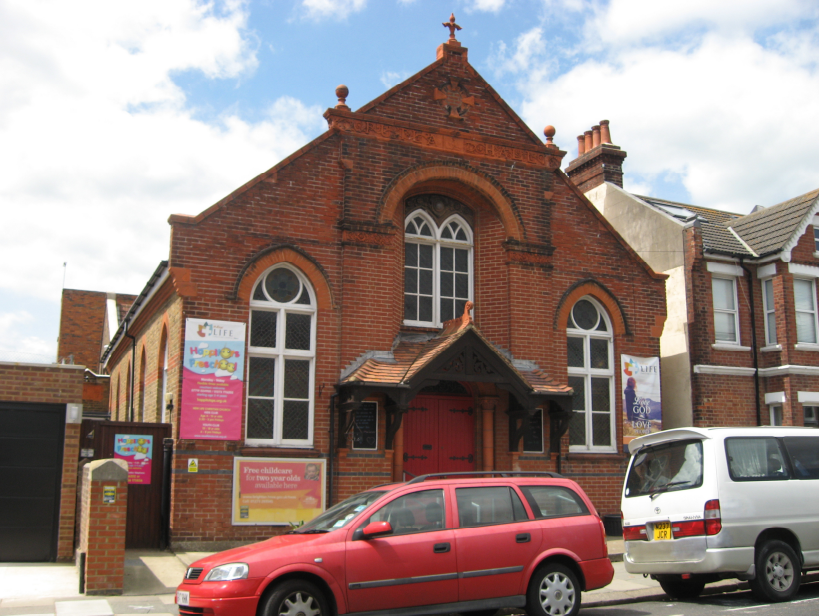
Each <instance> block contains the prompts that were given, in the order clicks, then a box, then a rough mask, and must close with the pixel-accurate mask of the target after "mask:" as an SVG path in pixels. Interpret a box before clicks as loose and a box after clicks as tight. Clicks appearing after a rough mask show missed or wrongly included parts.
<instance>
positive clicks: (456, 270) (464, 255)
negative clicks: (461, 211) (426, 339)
mask: <svg viewBox="0 0 819 616" xmlns="http://www.w3.org/2000/svg"><path fill="white" fill-rule="evenodd" d="M471 297H472V230H471V229H470V228H469V225H468V224H467V223H466V221H465V220H464V219H463V218H461V217H460V216H458V215H457V214H455V215H452V216H450V217H449V218H447V219H446V220H445V221H444V222H443V223H442V224H441V225H440V226H438V225H436V224H435V221H434V220H433V219H432V218H431V217H430V216H429V215H428V214H427V213H426V212H424V211H423V210H416V211H414V212H412V213H411V214H410V215H409V216H407V218H406V222H405V225H404V323H405V324H407V325H421V326H427V327H440V326H441V325H442V324H443V322H444V321H448V320H450V319H454V318H455V317H458V316H460V315H462V314H463V312H464V306H465V304H466V302H467V301H469V300H470V299H471Z"/></svg>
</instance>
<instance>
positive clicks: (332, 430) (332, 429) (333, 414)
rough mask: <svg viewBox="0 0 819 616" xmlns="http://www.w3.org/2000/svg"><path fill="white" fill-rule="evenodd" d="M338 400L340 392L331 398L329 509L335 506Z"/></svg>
mask: <svg viewBox="0 0 819 616" xmlns="http://www.w3.org/2000/svg"><path fill="white" fill-rule="evenodd" d="M336 398H338V392H336V393H334V394H333V395H332V396H330V452H329V458H330V459H329V460H327V495H328V496H327V507H328V508H329V507H331V506H332V505H333V470H334V468H333V466H334V465H333V460H334V459H335V448H336V447H335V440H336Z"/></svg>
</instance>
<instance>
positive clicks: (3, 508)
mask: <svg viewBox="0 0 819 616" xmlns="http://www.w3.org/2000/svg"><path fill="white" fill-rule="evenodd" d="M64 438H65V405H64V404H26V403H18V402H0V562H42V561H52V562H53V561H55V560H56V559H57V530H58V527H59V506H60V483H61V479H62V458H63V455H62V454H63V440H64Z"/></svg>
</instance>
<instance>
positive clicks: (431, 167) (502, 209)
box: [377, 162, 526, 241]
mask: <svg viewBox="0 0 819 616" xmlns="http://www.w3.org/2000/svg"><path fill="white" fill-rule="evenodd" d="M442 184H450V185H453V184H454V185H456V186H457V185H460V186H463V187H464V188H465V189H466V192H473V193H474V192H476V193H478V194H479V195H480V196H481V197H482V198H483V199H485V200H486V201H487V202H488V203H489V204H490V205H491V206H492V207H493V209H494V210H495V212H496V213H497V215H498V217H499V218H500V220H501V222H502V224H503V227H504V229H505V231H506V236H507V237H509V238H512V239H515V240H518V241H525V235H526V233H525V230H524V227H523V223H522V221H521V218H520V215H519V214H518V212H517V207H516V205H515V203H514V201H513V200H512V197H511V195H509V194H508V193H507V192H506V190H505V189H504V188H503V187H502V186H501V185H500V184H499V183H498V182H497V181H496V180H494V179H493V178H491V177H490V176H487V175H485V174H483V173H481V172H480V171H478V170H477V169H474V168H472V167H470V166H468V165H453V164H451V163H450V164H447V163H442V162H436V163H425V164H422V165H419V166H416V167H411V168H409V169H407V170H405V171H404V172H403V173H401V174H400V175H399V176H397V177H396V178H395V179H394V180H393V181H392V182H391V183H390V185H389V186H387V188H386V189H385V191H384V194H383V195H382V197H381V203H380V204H379V206H378V213H377V217H378V222H379V223H381V224H386V223H389V222H391V221H392V219H393V216H394V215H395V212H396V210H397V209H398V208H399V206H400V205H401V204H402V203H403V200H404V198H405V196H406V195H407V194H408V193H410V192H411V191H413V189H416V188H417V187H418V186H419V185H429V186H430V187H436V186H440V185H442ZM456 192H457V191H456ZM453 196H455V195H453ZM461 199H463V197H461Z"/></svg>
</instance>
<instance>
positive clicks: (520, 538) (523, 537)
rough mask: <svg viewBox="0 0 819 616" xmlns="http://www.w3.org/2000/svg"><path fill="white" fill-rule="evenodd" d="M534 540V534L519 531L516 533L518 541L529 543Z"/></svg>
mask: <svg viewBox="0 0 819 616" xmlns="http://www.w3.org/2000/svg"><path fill="white" fill-rule="evenodd" d="M531 540H532V535H530V534H529V533H519V534H517V535H515V541H516V542H517V543H529V542H530V541H531Z"/></svg>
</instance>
